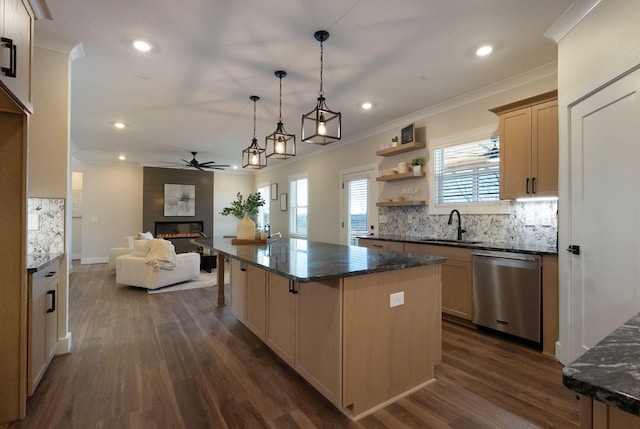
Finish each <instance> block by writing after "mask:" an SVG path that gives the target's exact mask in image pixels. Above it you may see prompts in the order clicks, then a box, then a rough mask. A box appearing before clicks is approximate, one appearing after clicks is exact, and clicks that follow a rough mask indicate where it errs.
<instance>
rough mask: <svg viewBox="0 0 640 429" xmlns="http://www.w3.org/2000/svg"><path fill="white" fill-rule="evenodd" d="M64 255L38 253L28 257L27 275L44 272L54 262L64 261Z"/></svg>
mask: <svg viewBox="0 0 640 429" xmlns="http://www.w3.org/2000/svg"><path fill="white" fill-rule="evenodd" d="M63 256H64V253H37V254H31V255H27V274H33V273H36V272H38V271H40V270H43V269H45V268H46V267H47V265H49V264H50V263H52V262H55V261H57V260H60V259H62V257H63Z"/></svg>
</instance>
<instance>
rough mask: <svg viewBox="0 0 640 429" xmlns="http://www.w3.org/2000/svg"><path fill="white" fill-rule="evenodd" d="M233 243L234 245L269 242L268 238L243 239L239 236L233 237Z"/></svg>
mask: <svg viewBox="0 0 640 429" xmlns="http://www.w3.org/2000/svg"><path fill="white" fill-rule="evenodd" d="M231 244H233V245H234V246H241V245H243V244H267V240H241V239H239V238H232V239H231Z"/></svg>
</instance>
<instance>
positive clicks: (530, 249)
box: [358, 234, 558, 255]
mask: <svg viewBox="0 0 640 429" xmlns="http://www.w3.org/2000/svg"><path fill="white" fill-rule="evenodd" d="M358 238H359V239H365V240H366V239H370V240H382V241H398V242H403V243H417V244H429V245H433V246H451V247H463V248H467V249H474V250H495V251H499V252H517V253H530V254H534V255H557V254H558V249H557V248H556V247H552V246H539V245H535V244H527V243H519V242H513V243H493V242H482V241H466V240H463V241H453V240H444V239H439V238H436V237H417V236H406V235H383V234H380V235H367V236H362V237H358ZM443 240H444V241H443Z"/></svg>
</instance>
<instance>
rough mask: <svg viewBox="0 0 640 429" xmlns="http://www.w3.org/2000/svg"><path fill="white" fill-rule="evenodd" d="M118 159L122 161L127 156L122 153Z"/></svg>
mask: <svg viewBox="0 0 640 429" xmlns="http://www.w3.org/2000/svg"><path fill="white" fill-rule="evenodd" d="M118 159H119V160H120V161H124V160H125V159H127V157H126V156H124V155H120V156H119V157H118Z"/></svg>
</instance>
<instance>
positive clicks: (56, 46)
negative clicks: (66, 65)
mask: <svg viewBox="0 0 640 429" xmlns="http://www.w3.org/2000/svg"><path fill="white" fill-rule="evenodd" d="M33 44H34V46H35V47H36V48H42V49H47V50H50V51H55V52H60V53H62V54H68V55H70V54H71V53H72V52H73V50H74V49H75V48H76V46H78V45H79V46H82V45H81V44H80V43H78V42H76V41H75V40H70V39H66V38H64V37H60V36H59V35H57V34H55V33H52V32H50V31H47V30H43V29H41V28H38V26H36V28H35V30H34V32H33Z"/></svg>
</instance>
